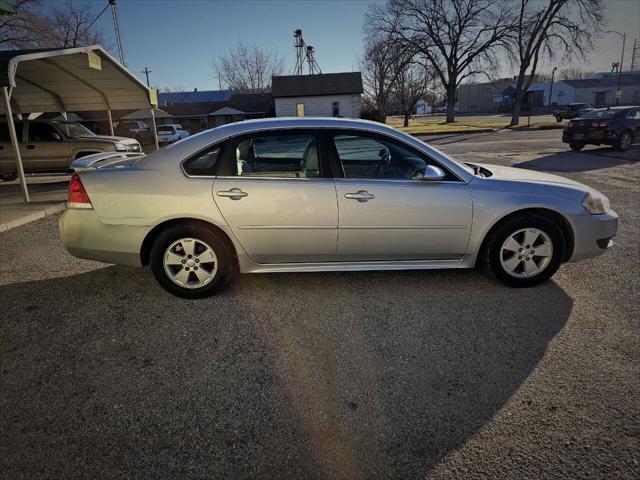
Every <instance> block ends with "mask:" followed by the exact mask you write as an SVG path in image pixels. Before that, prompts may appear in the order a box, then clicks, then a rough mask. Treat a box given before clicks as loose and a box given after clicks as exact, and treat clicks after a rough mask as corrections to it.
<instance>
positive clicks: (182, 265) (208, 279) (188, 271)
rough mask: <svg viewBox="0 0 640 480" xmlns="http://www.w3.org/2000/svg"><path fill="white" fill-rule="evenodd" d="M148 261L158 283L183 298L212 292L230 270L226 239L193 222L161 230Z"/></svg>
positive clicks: (199, 296) (226, 280)
mask: <svg viewBox="0 0 640 480" xmlns="http://www.w3.org/2000/svg"><path fill="white" fill-rule="evenodd" d="M150 264H151V270H152V271H153V275H154V276H155V278H156V280H157V281H158V283H159V284H160V286H162V288H164V289H165V290H167V291H168V292H170V293H172V294H174V295H177V296H179V297H184V298H202V297H207V296H210V295H213V294H214V293H216V292H217V291H218V290H220V289H221V288H222V287H224V285H226V283H227V282H228V281H229V279H230V278H231V276H232V275H233V273H234V264H233V253H232V251H231V249H230V247H229V245H228V242H226V241H225V239H224V238H222V236H221V234H219V233H217V232H216V231H214V230H210V229H208V228H204V227H201V226H197V225H175V226H173V227H169V228H168V229H167V230H165V231H164V232H162V233H161V234H160V235H159V236H158V238H157V239H156V240H155V242H154V243H153V246H152V247H151V258H150Z"/></svg>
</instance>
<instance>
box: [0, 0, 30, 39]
mask: <svg viewBox="0 0 640 480" xmlns="http://www.w3.org/2000/svg"><path fill="white" fill-rule="evenodd" d="M38 4H39V2H38V0H17V1H16V12H15V13H14V14H11V15H2V16H1V17H0V48H3V49H10V48H34V47H36V46H37V43H38V40H39V39H38V34H37V33H38V32H37V31H35V28H34V27H35V25H34V23H35V20H36V19H37V17H38V15H37V13H36V10H37V8H38V6H39V5H38Z"/></svg>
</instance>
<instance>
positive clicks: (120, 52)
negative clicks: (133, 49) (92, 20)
mask: <svg viewBox="0 0 640 480" xmlns="http://www.w3.org/2000/svg"><path fill="white" fill-rule="evenodd" d="M109 5H111V15H112V16H113V29H114V30H115V33H116V44H117V45H118V55H119V56H120V63H121V64H122V65H124V66H125V67H126V66H127V64H126V63H125V61H124V50H123V48H122V37H121V36H120V24H119V23H118V12H117V11H116V0H109Z"/></svg>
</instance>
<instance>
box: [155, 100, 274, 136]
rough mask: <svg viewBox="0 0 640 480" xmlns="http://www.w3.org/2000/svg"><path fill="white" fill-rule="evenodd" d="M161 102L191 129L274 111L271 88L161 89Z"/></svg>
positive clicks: (197, 129) (160, 103)
mask: <svg viewBox="0 0 640 480" xmlns="http://www.w3.org/2000/svg"><path fill="white" fill-rule="evenodd" d="M158 106H159V107H160V108H162V109H163V110H165V111H166V112H168V113H170V114H171V115H172V116H173V117H175V119H176V120H177V121H178V123H180V124H181V125H182V126H183V127H185V128H186V129H187V130H189V131H190V132H191V133H196V132H200V131H202V130H207V129H209V128H214V127H218V126H220V125H224V124H225V123H230V122H237V121H240V120H247V119H250V118H263V117H269V116H272V115H273V113H274V109H273V99H272V97H271V94H270V93H269V92H260V93H237V92H232V91H230V90H193V91H190V92H160V93H158Z"/></svg>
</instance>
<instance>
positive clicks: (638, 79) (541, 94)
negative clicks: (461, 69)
mask: <svg viewBox="0 0 640 480" xmlns="http://www.w3.org/2000/svg"><path fill="white" fill-rule="evenodd" d="M534 80H535V79H534ZM515 85H516V82H515V79H511V78H506V79H500V80H496V81H494V82H487V83H477V84H465V85H461V86H460V88H458V107H459V110H460V112H461V113H478V112H483V113H488V112H505V111H509V110H510V109H511V105H512V104H513V98H514V96H515ZM617 88H618V78H617V77H611V76H605V75H603V74H602V75H600V76H599V77H597V78H585V79H579V80H560V81H558V82H554V84H553V88H552V87H551V82H533V83H531V85H530V86H529V88H528V90H527V92H526V93H525V95H524V97H523V99H522V111H527V110H528V109H529V106H531V108H532V110H534V111H538V112H539V111H541V110H542V111H545V110H546V109H547V107H549V106H550V105H567V104H569V103H589V104H591V105H593V106H594V107H606V106H611V105H615V104H616V91H617ZM620 90H621V91H622V96H621V98H620V102H619V103H620V105H638V104H640V74H636V73H635V72H623V74H622V79H621V87H620ZM549 95H551V98H550V97H549Z"/></svg>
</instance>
